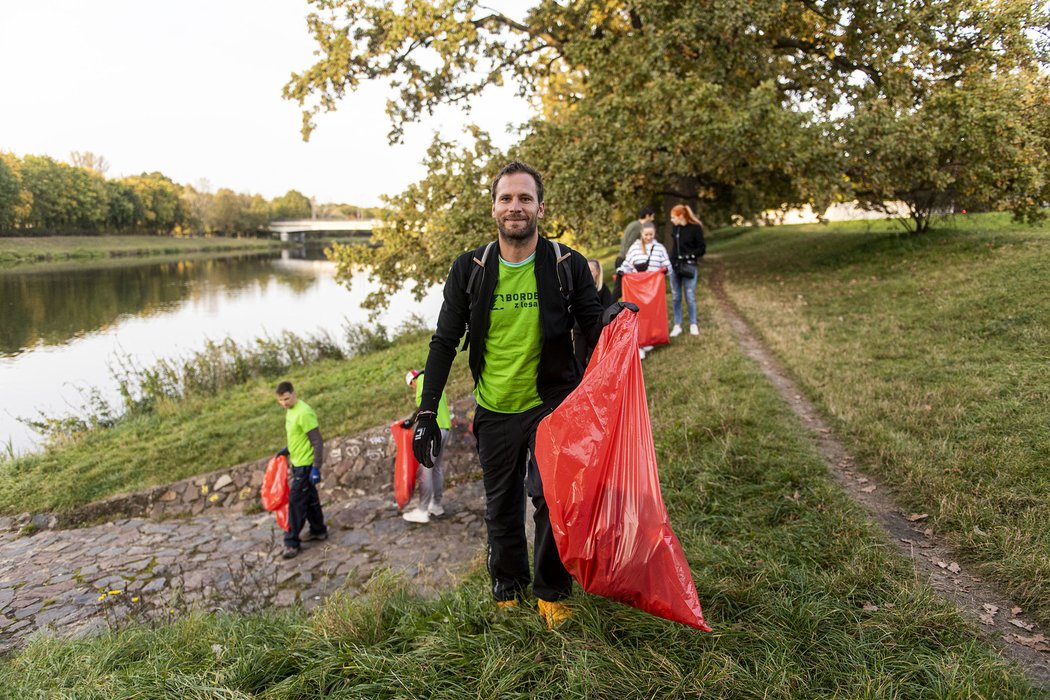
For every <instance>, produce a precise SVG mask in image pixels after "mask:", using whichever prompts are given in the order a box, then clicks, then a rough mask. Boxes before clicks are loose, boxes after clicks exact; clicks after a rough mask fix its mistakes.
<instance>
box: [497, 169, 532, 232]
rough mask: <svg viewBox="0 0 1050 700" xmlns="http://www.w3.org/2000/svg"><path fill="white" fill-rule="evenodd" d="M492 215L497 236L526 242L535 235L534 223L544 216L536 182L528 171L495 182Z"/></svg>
mask: <svg viewBox="0 0 1050 700" xmlns="http://www.w3.org/2000/svg"><path fill="white" fill-rule="evenodd" d="M492 218H493V219H495V220H496V227H497V228H498V229H499V233H500V236H502V237H504V238H506V239H509V240H512V241H525V240H528V239H529V238H531V237H533V236H534V235H536V225H537V223H538V221H539V220H540V219H542V218H543V202H540V201H539V197H537V195H536V181H535V180H534V179H532V175H529V174H528V173H509V174H507V175H504V176H503V177H501V178H500V180H499V183H498V184H497V185H496V200H495V201H494V202H493V203H492Z"/></svg>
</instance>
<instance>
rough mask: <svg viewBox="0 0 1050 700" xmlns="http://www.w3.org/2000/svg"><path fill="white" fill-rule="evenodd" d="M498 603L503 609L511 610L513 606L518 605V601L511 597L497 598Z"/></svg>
mask: <svg viewBox="0 0 1050 700" xmlns="http://www.w3.org/2000/svg"><path fill="white" fill-rule="evenodd" d="M496 605H497V606H499V608H500V609H502V610H510V609H511V608H516V607H518V601H516V600H514V599H513V598H511V599H510V600H497V601H496Z"/></svg>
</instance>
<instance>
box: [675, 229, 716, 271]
mask: <svg viewBox="0 0 1050 700" xmlns="http://www.w3.org/2000/svg"><path fill="white" fill-rule="evenodd" d="M706 252H707V243H705V242H704V228H703V227H702V226H701V225H700V224H686V225H685V226H675V227H674V228H673V229H672V230H671V262H676V261H678V260H684V261H685V262H696V260H697V258H702V257H704V253H706Z"/></svg>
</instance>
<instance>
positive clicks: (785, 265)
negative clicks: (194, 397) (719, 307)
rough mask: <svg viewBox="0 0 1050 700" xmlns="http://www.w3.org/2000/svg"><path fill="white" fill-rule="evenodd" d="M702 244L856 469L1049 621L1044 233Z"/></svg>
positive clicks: (1049, 263) (1049, 391)
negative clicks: (927, 519)
mask: <svg viewBox="0 0 1050 700" xmlns="http://www.w3.org/2000/svg"><path fill="white" fill-rule="evenodd" d="M714 250H715V251H716V252H717V253H718V254H719V255H720V257H721V258H722V260H723V262H724V264H725V265H726V268H727V275H726V279H727V287H728V290H729V292H730V295H731V296H732V298H733V299H734V301H735V302H736V303H737V304H738V305H739V306H740V308H741V309H742V311H743V312H744V314H745V315H746V316H747V317H748V318H749V319H750V320H751V321H752V322H753V323H754V324H755V325H756V326H757V328H758V329H759V331H760V333H761V334H762V335H763V336H764V337H765V338H766V340H767V341H768V342H769V343H770V345H772V347H773V349H774V350H775V351H776V353H777V354H778V355H779V356H780V357H781V358H782V359H783V360H784V361H785V362H786V364H787V365H788V367H789V368H790V370H791V372H792V373H794V374H795V375H796V376H797V378H798V379H799V380H800V382H801V384H802V386H803V387H804V388H805V391H806V392H807V393H808V394H809V395H810V396H811V397H812V398H813V399H815V400H816V401H817V402H818V404H819V405H820V406H821V407H822V408H823V409H824V411H825V413H826V414H827V415H828V416H829V417H830V418H831V419H832V421H833V422H834V424H835V425H836V428H837V430H839V431H840V432H841V433H842V434H843V435H844V436H845V437H846V438H847V439H848V441H849V447H850V449H851V450H852V451H853V452H855V453H856V454H857V456H858V457H859V458H860V463H861V467H862V468H865V469H869V470H871V471H872V472H874V473H876V474H878V475H880V476H881V477H883V479H884V480H885V481H886V483H888V484H889V486H890V487H891V488H892V489H893V491H894V493H895V495H896V497H897V499H898V501H899V502H900V503H901V505H902V507H903V508H905V509H907V510H908V511H909V512H926V513H930V514H931V524H932V525H933V527H934V528H935V529H936V530H938V531H940V532H941V533H942V534H944V535H946V536H947V537H948V538H949V539H950V540H951V541H952V542H953V543H954V544H955V545H956V546H958V547H959V548H960V550H961V551H962V553H963V555H964V557H965V558H966V559H967V560H968V561H969V562H970V563H971V564H973V565H975V566H977V567H978V568H979V570H980V571H981V572H982V573H983V574H984V575H985V576H987V577H989V578H990V579H992V580H995V581H997V582H998V583H1000V584H1001V585H1003V586H1004V587H1005V588H1006V589H1007V591H1008V593H1010V594H1011V595H1012V596H1014V597H1015V598H1016V600H1017V602H1019V603H1020V604H1021V606H1022V607H1023V608H1025V611H1026V613H1028V614H1033V615H1035V616H1036V617H1037V618H1039V619H1041V620H1043V621H1044V622H1046V621H1050V472H1048V470H1047V468H1046V467H1047V465H1048V464H1050V227H1048V226H1046V225H1044V226H1043V227H1041V228H1030V227H1027V226H1024V225H1019V224H1015V223H1013V222H1011V221H1010V220H1009V219H1008V218H1007V217H1006V216H1005V215H983V216H976V217H974V216H968V217H956V218H955V219H953V220H951V221H949V222H947V224H946V225H945V226H944V227H943V228H941V229H939V230H935V231H932V232H930V233H929V234H927V235H925V236H919V237H900V236H897V235H895V234H892V233H887V232H884V231H882V230H880V229H879V228H878V227H874V226H865V225H862V224H857V223H854V224H850V225H848V226H847V225H834V226H830V227H816V226H807V227H784V228H779V229H756V230H750V231H747V232H743V233H740V234H739V235H737V236H735V237H733V238H731V239H727V240H725V242H724V243H720V244H718V245H716V246H714Z"/></svg>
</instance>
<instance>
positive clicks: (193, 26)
mask: <svg viewBox="0 0 1050 700" xmlns="http://www.w3.org/2000/svg"><path fill="white" fill-rule="evenodd" d="M490 4H492V5H497V6H498V5H503V6H504V7H507V6H516V7H518V8H520V7H522V6H525V5H527V4H528V3H522V2H517V3H511V2H502V3H501V2H495V3H490ZM308 10H309V6H308V5H307V3H306V2H305V0H283V1H282V0H180V2H144V1H143V0H92V1H91V2H85V1H84V0H33V1H32V2H15V0H0V150H3V151H12V152H14V153H16V154H17V155H19V156H24V155H26V154H38V155H49V156H51V157H53V158H56V159H60V160H65V161H67V162H68V160H69V154H70V152H71V151H91V152H93V153H96V154H100V155H102V156H105V158H106V159H107V160H108V161H109V163H110V169H109V172H108V173H107V174H108V176H109V177H116V176H122V175H133V174H137V173H140V172H144V171H153V170H159V171H160V172H162V173H164V174H165V175H167V176H169V177H171V178H172V179H173V180H175V181H176V182H180V183H190V184H195V183H197V181H198V180H200V179H202V178H206V179H207V180H208V181H209V182H210V183H211V186H212V189H213V190H215V189H218V188H219V187H229V188H231V189H233V190H236V191H238V192H246V193H259V194H262V195H263V196H264V197H267V198H273V197H275V196H279V195H281V194H284V193H285V192H287V191H288V190H290V189H297V190H299V191H301V192H303V193H304V194H306V195H307V196H314V197H316V198H317V199H318V201H321V202H331V201H337V202H348V203H352V204H358V205H362V206H371V205H375V204H378V203H379V196H380V195H381V194H395V193H397V192H400V191H401V190H402V189H404V187H405V186H406V185H407V184H409V183H410V182H413V181H415V180H418V179H419V178H420V177H422V175H423V169H422V167H421V166H420V161H421V159H422V157H423V155H424V152H425V149H426V147H427V145H428V144H429V143H430V139H431V134H432V133H433V131H434V130H436V129H439V130H441V131H442V133H444V134H445V135H446V136H452V135H455V134H458V133H459V131H460V129H461V127H462V125H463V124H465V123H468V122H475V123H478V124H480V125H481V126H483V127H485V128H487V129H489V130H490V131H491V132H492V133H493V134H494V135H495V136H497V143H499V144H501V145H504V146H505V145H507V144H509V143H511V142H512V141H513V137H512V136H510V135H508V134H506V132H505V127H506V125H507V124H508V123H513V124H517V123H520V122H522V121H524V120H525V119H526V118H527V116H528V115H527V113H526V112H525V111H524V110H525V108H524V106H523V103H522V102H520V101H518V100H517V99H515V98H514V97H513V96H512V93H511V91H510V90H504V91H502V92H500V93H496V92H493V93H491V94H489V95H487V96H486V97H485V98H483V99H482V100H480V101H478V102H477V103H476V104H475V105H474V111H473V113H472V114H470V115H464V114H461V113H460V112H459V111H452V110H449V111H446V112H445V113H444V114H442V115H441V116H440V118H438V119H434V120H432V121H430V122H428V123H425V124H420V125H416V126H414V127H413V128H411V129H410V130H409V132H408V135H407V138H406V140H405V143H404V144H403V145H399V146H388V145H387V141H386V133H387V131H388V130H389V124H388V122H387V120H386V115H385V112H384V109H385V103H386V99H387V97H388V95H389V92H388V90H387V88H386V86H385V85H367V86H364V87H363V88H362V89H361V90H359V91H358V92H357V93H355V94H352V95H348V96H347V97H346V98H345V99H344V100H343V102H342V103H341V105H340V107H339V111H338V112H336V113H335V114H332V115H327V116H320V117H319V118H318V120H317V123H318V128H317V130H316V131H315V132H314V134H313V136H312V137H311V140H310V142H309V143H303V141H302V139H301V137H300V135H299V128H300V124H301V117H300V112H299V109H298V105H297V104H295V103H294V102H288V101H285V100H283V99H282V98H281V88H282V86H283V85H284V84H285V83H286V82H287V81H288V78H289V76H290V74H291V73H292V72H293V71H302V70H303V69H305V68H307V67H308V66H309V65H311V64H312V62H313V50H314V43H313V41H312V39H311V38H310V36H309V35H308V33H307V29H306V21H305V17H306V14H307V12H308Z"/></svg>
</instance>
